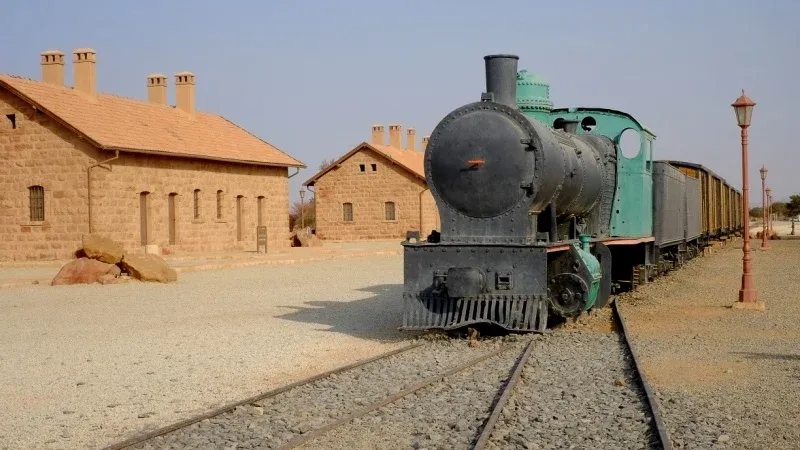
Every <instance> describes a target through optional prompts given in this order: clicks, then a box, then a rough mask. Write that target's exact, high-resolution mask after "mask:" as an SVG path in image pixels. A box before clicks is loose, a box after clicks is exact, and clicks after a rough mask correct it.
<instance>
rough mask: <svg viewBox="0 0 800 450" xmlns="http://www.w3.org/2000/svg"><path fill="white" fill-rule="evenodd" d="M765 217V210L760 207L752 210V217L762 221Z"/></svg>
mask: <svg viewBox="0 0 800 450" xmlns="http://www.w3.org/2000/svg"><path fill="white" fill-rule="evenodd" d="M763 215H764V210H763V209H761V207H760V206H756V207H755V208H750V217H752V218H755V219H760V218H761V217H762V216H763Z"/></svg>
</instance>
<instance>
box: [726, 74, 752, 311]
mask: <svg viewBox="0 0 800 450" xmlns="http://www.w3.org/2000/svg"><path fill="white" fill-rule="evenodd" d="M731 106H733V110H734V111H735V112H736V122H737V123H738V125H739V128H741V130H742V131H741V134H742V212H743V214H744V217H743V221H742V223H744V243H743V245H742V253H743V255H742V285H741V287H740V289H739V302H740V303H756V301H757V297H758V296H757V294H756V290H755V289H754V288H753V274H752V267H751V263H752V261H751V259H750V195H749V189H748V187H749V184H748V183H749V181H748V179H747V128H748V127H749V126H750V117H751V116H752V114H753V107H754V106H756V103H755V102H754V101H752V100H750V98H749V97H747V96H746V95H745V93H744V89H742V95H741V97H739V98H737V99H736V101H735V102H734V103H733V104H732V105H731Z"/></svg>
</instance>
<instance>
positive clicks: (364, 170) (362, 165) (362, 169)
mask: <svg viewBox="0 0 800 450" xmlns="http://www.w3.org/2000/svg"><path fill="white" fill-rule="evenodd" d="M358 168H359V169H361V171H362V172H366V171H367V166H366V164H359V165H358Z"/></svg>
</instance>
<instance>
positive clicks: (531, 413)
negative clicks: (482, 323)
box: [487, 330, 654, 449]
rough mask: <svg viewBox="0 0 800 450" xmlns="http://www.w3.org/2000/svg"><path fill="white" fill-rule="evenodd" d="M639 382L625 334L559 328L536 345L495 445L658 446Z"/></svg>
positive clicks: (500, 423)
mask: <svg viewBox="0 0 800 450" xmlns="http://www.w3.org/2000/svg"><path fill="white" fill-rule="evenodd" d="M637 383H638V379H637V378H636V373H635V370H634V367H633V361H632V358H630V354H629V353H628V350H627V347H626V346H625V344H624V341H623V338H622V336H621V335H620V334H617V333H602V332H594V331H571V330H556V331H555V332H554V333H553V334H552V335H550V336H547V337H546V338H545V339H543V340H542V341H541V342H539V343H538V345H537V346H536V347H535V348H534V349H533V353H532V355H531V357H530V359H529V360H528V363H527V364H526V365H525V367H524V368H523V371H522V375H521V377H520V380H519V381H518V385H517V386H516V388H515V389H514V391H513V394H512V396H511V397H510V398H509V402H508V404H506V407H505V408H504V409H503V412H502V415H501V417H500V420H498V422H497V425H496V427H495V430H494V432H493V433H492V436H491V438H490V440H489V444H488V445H487V448H496V449H515V448H519V449H557V448H564V447H565V446H567V447H570V448H603V449H617V448H618V449H645V448H650V442H651V441H652V436H651V435H652V434H653V433H654V428H653V426H654V425H653V421H652V417H651V414H650V411H649V408H648V406H647V403H645V402H646V399H645V397H644V396H643V392H641V389H639V385H638V384H637Z"/></svg>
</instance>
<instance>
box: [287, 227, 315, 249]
mask: <svg viewBox="0 0 800 450" xmlns="http://www.w3.org/2000/svg"><path fill="white" fill-rule="evenodd" d="M289 239H290V240H291V243H292V247H319V246H320V245H322V241H321V240H320V239H319V238H318V237H317V235H316V234H314V233H312V232H311V228H310V227H305V228H296V229H295V230H294V231H292V233H291V234H290V236H289Z"/></svg>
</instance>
